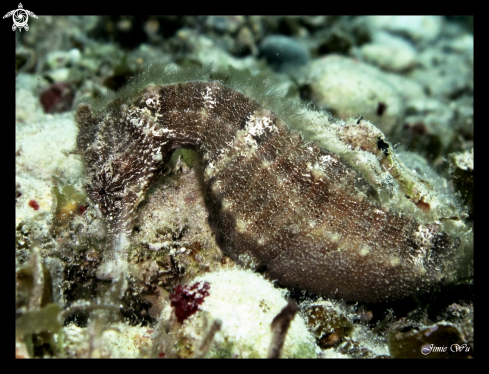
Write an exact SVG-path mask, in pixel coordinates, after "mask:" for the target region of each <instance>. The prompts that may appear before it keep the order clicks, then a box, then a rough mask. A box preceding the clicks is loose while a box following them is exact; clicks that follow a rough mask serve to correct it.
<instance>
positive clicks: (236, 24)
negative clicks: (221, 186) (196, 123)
mask: <svg viewBox="0 0 489 374" xmlns="http://www.w3.org/2000/svg"><path fill="white" fill-rule="evenodd" d="M4 22H7V20H5V21H4ZM15 37H16V52H15V54H16V56H15V60H16V110H15V119H16V217H15V219H16V256H15V257H16V264H15V267H16V268H15V273H16V300H15V302H16V357H19V358H21V357H161V358H162V357H166V358H169V357H181V358H187V357H236V358H237V357H250V358H251V357H267V356H269V355H270V345H271V342H272V340H273V337H274V336H275V335H274V329H273V328H271V327H270V325H271V323H272V320H274V318H276V317H277V316H278V315H279V313H280V312H281V310H283V309H282V308H284V307H286V305H288V304H287V298H288V299H293V300H294V302H295V303H296V304H297V306H298V311H297V314H296V315H295V317H294V319H293V321H292V323H291V325H290V328H289V329H288V331H286V337H285V343H284V346H283V348H282V349H281V352H280V354H281V356H282V357H308V358H328V357H341V358H389V357H395V358H401V357H402V358H441V357H449V358H471V357H473V349H474V347H473V344H474V342H473V313H474V310H473V299H474V293H473V281H472V279H470V278H469V279H463V280H461V281H458V282H456V283H455V284H452V285H450V286H440V287H435V288H433V289H432V290H431V291H430V292H429V293H419V294H415V295H414V296H410V297H406V298H403V299H400V300H395V301H390V302H383V303H358V302H345V301H342V300H334V299H325V298H321V297H319V296H318V295H315V294H311V293H306V292H302V291H301V290H300V289H287V288H283V287H280V285H279V284H277V282H274V280H273V279H270V278H269V277H267V274H266V273H254V272H252V271H251V270H249V269H244V268H242V267H240V266H238V265H235V264H234V263H233V261H232V260H231V259H230V258H229V257H227V256H226V255H224V254H223V253H222V252H221V250H220V248H219V246H218V245H217V244H216V241H215V238H214V233H213V232H212V230H211V229H210V227H209V225H208V223H207V211H206V206H205V203H204V200H203V196H202V193H201V187H200V183H199V173H200V170H201V169H200V166H199V157H197V154H196V153H195V152H193V151H190V150H182V149H180V150H177V151H175V153H174V155H173V157H172V160H171V166H172V167H171V170H170V171H169V172H168V173H167V174H166V175H165V176H163V177H162V178H161V179H160V180H159V181H158V182H157V183H156V184H155V185H154V186H152V187H151V188H150V190H149V191H148V193H147V198H146V200H145V201H144V202H143V203H142V204H141V205H140V207H139V211H138V220H137V223H136V227H135V230H134V231H133V234H132V245H131V250H130V253H129V260H130V262H131V264H133V268H132V271H131V272H132V273H131V277H130V279H129V287H128V288H127V289H122V288H121V287H122V286H121V285H118V284H114V283H111V282H110V281H106V280H103V279H98V278H97V276H96V269H97V267H98V265H99V264H100V263H101V261H102V259H103V256H104V246H105V241H104V240H105V234H106V232H105V224H104V221H103V220H102V219H101V217H99V216H98V215H97V211H96V209H94V207H93V206H91V201H90V199H89V198H88V197H87V195H86V192H85V190H84V187H83V183H84V181H83V172H84V169H83V164H82V160H81V158H80V157H79V155H77V154H76V145H75V140H76V136H77V133H78V128H77V126H76V124H75V122H74V113H75V110H76V108H77V106H78V105H79V104H81V103H84V102H86V101H87V100H90V99H92V98H98V97H103V96H105V95H107V94H108V93H111V92H117V91H118V90H119V89H121V88H122V87H124V86H125V85H127V84H131V82H132V80H133V79H134V77H135V76H137V75H138V74H141V73H143V72H145V71H147V69H148V68H149V67H150V66H151V65H152V64H155V63H158V64H163V65H165V66H167V67H168V69H169V70H171V69H175V68H181V69H183V71H185V69H188V70H189V71H190V70H191V71H198V70H199V69H204V70H206V69H207V70H206V71H208V67H209V64H212V72H211V73H210V79H218V80H221V81H222V82H223V83H224V84H226V82H232V81H233V80H243V79H245V78H243V77H246V76H250V77H253V82H257V79H258V81H259V79H262V81H263V87H264V90H269V91H270V92H273V95H274V97H279V98H280V97H282V98H283V100H284V101H285V100H288V101H290V102H298V103H303V104H308V105H310V107H311V108H312V109H315V110H319V111H322V112H323V113H327V114H328V115H330V116H331V117H332V118H335V119H338V120H345V121H346V120H348V119H351V118H352V117H355V118H359V119H360V118H362V119H364V120H367V121H370V122H371V123H372V124H374V125H375V126H376V127H378V128H379V129H380V130H381V131H382V133H383V134H385V136H386V139H388V140H389V142H390V144H392V146H393V148H394V150H395V153H396V157H398V159H399V160H400V162H402V163H404V165H405V166H406V167H407V168H409V169H410V170H411V171H414V173H417V174H418V175H419V176H420V178H421V179H422V180H429V181H430V183H431V184H432V185H434V186H435V185H436V186H438V187H439V189H441V190H443V192H442V193H441V192H440V194H444V195H443V196H445V195H446V196H450V198H447V199H446V201H447V204H449V203H450V204H452V203H453V201H456V203H453V204H455V205H456V206H457V208H456V209H457V212H458V213H457V214H459V215H460V217H461V218H460V219H461V220H463V222H464V225H466V227H470V228H471V227H472V225H473V157H474V156H473V134H474V123H473V85H474V82H473V61H474V38H473V17H472V16H398V17H394V16H355V17H353V16H188V17H181V16H145V17H136V16H134V17H132V16H39V17H38V18H33V17H30V18H29V30H28V31H25V30H23V31H22V32H19V31H18V30H17V31H15ZM257 77H258V78H257ZM256 90H257V91H259V90H260V85H257V88H256ZM265 96H266V95H265ZM379 148H381V146H379ZM443 201H445V200H443ZM448 201H449V203H448ZM419 204H420V207H421V208H426V206H424V205H423V201H422V200H420V203H419ZM428 208H429V205H428ZM470 232H471V229H470ZM206 282H208V283H209V284H210V289H209V291H208V292H207V291H202V290H204V288H202V287H204V286H203V285H205V284H206ZM197 291H198V292H197ZM178 310H181V312H178ZM185 311H186V312H185ZM178 313H183V314H178ZM179 315H181V316H184V317H181V318H179V317H178V316H179ZM444 347H446V348H447V349H444Z"/></svg>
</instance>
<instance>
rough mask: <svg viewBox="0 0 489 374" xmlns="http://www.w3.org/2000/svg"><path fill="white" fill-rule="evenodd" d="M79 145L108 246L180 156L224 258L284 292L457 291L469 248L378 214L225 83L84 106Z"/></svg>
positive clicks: (387, 294) (340, 168)
mask: <svg viewBox="0 0 489 374" xmlns="http://www.w3.org/2000/svg"><path fill="white" fill-rule="evenodd" d="M76 120H77V123H78V125H79V128H80V133H79V135H78V138H77V145H78V149H79V152H80V154H81V155H82V157H83V160H84V163H85V166H86V172H87V178H86V189H87V191H88V193H89V195H90V198H91V199H92V200H93V202H94V203H95V204H97V206H98V209H99V210H100V212H101V213H102V215H103V216H104V217H105V218H106V219H107V225H108V233H109V242H112V245H113V246H114V247H116V245H115V244H113V242H114V241H116V240H117V239H116V238H117V237H118V236H120V235H126V236H127V237H129V236H130V233H131V230H132V225H133V219H134V216H135V211H136V208H137V205H138V204H139V203H140V202H141V201H142V199H143V198H144V192H145V191H146V189H147V188H148V186H149V185H150V184H151V183H152V182H154V181H155V180H156V179H158V177H159V176H160V175H161V173H162V171H163V170H164V168H165V164H166V163H167V161H168V160H169V158H170V157H171V154H172V151H173V150H174V149H176V148H180V147H187V148H193V149H195V150H196V151H197V152H198V153H199V154H200V155H201V156H202V159H203V163H204V166H205V169H204V186H205V191H204V193H205V197H206V204H207V207H208V210H209V223H210V225H211V227H212V229H213V231H214V232H215V234H216V238H217V242H218V244H219V245H220V247H221V248H222V250H223V251H224V252H225V253H226V254H228V255H229V256H231V257H232V258H233V259H235V260H236V261H238V262H241V263H246V264H253V265H254V266H255V267H256V268H262V269H263V268H266V269H267V270H268V271H269V273H270V275H271V276H272V278H275V279H277V280H278V282H279V283H280V284H281V285H284V286H296V287H300V288H302V289H304V290H308V291H313V292H315V293H317V294H320V295H323V296H328V297H336V298H344V299H347V300H353V301H381V300H385V299H389V300H390V299H394V298H399V297H403V296H406V295H410V294H413V293H416V292H418V291H424V290H427V289H429V288H430V287H431V286H432V285H433V284H435V283H439V282H448V280H446V279H449V281H450V282H453V281H454V280H455V279H456V278H457V276H456V273H457V270H456V268H454V267H453V266H451V265H448V264H449V263H450V262H449V261H450V259H449V258H448V257H449V255H448V254H450V253H454V252H456V251H457V248H458V246H459V245H460V241H459V240H458V239H457V238H452V237H451V236H450V235H448V234H446V233H443V232H439V228H438V226H437V225H436V224H432V225H421V224H420V223H418V222H417V221H416V220H415V219H414V218H413V217H410V216H408V215H403V214H401V213H397V212H393V211H389V210H386V208H384V207H382V206H380V205H379V204H378V203H377V202H376V199H375V198H374V197H375V191H374V189H373V188H372V187H371V186H370V185H369V184H368V183H367V182H366V180H365V179H364V178H363V177H362V175H361V174H360V173H359V172H357V171H356V170H354V169H353V168H351V167H350V166H349V165H348V163H346V162H345V161H343V160H342V159H341V158H340V157H339V156H337V155H335V154H333V153H330V152H327V151H324V150H321V149H320V148H319V147H318V146H317V145H315V144H312V143H308V142H305V141H303V140H302V137H301V135H300V134H298V133H295V132H292V131H290V130H289V129H288V127H287V126H286V124H284V123H283V122H282V121H281V120H280V119H279V118H277V117H276V115H275V114H274V113H273V112H271V111H269V110H267V109H266V108H264V107H262V106H260V105H259V104H258V103H257V102H256V101H254V100H253V99H250V98H247V97H245V96H244V95H243V94H241V93H239V92H237V91H235V90H233V89H231V88H228V87H226V86H224V85H222V84H221V83H219V82H187V83H179V84H173V85H161V86H156V85H150V86H148V87H146V88H145V89H144V90H143V91H141V92H140V93H139V94H137V95H135V96H134V97H133V98H132V99H130V100H128V101H123V100H122V99H119V100H115V101H114V102H112V103H111V104H109V106H108V107H107V108H106V109H105V110H104V111H102V112H98V113H92V112H91V110H90V107H89V106H87V105H83V106H80V107H79V109H78V111H77V116H76Z"/></svg>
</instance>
